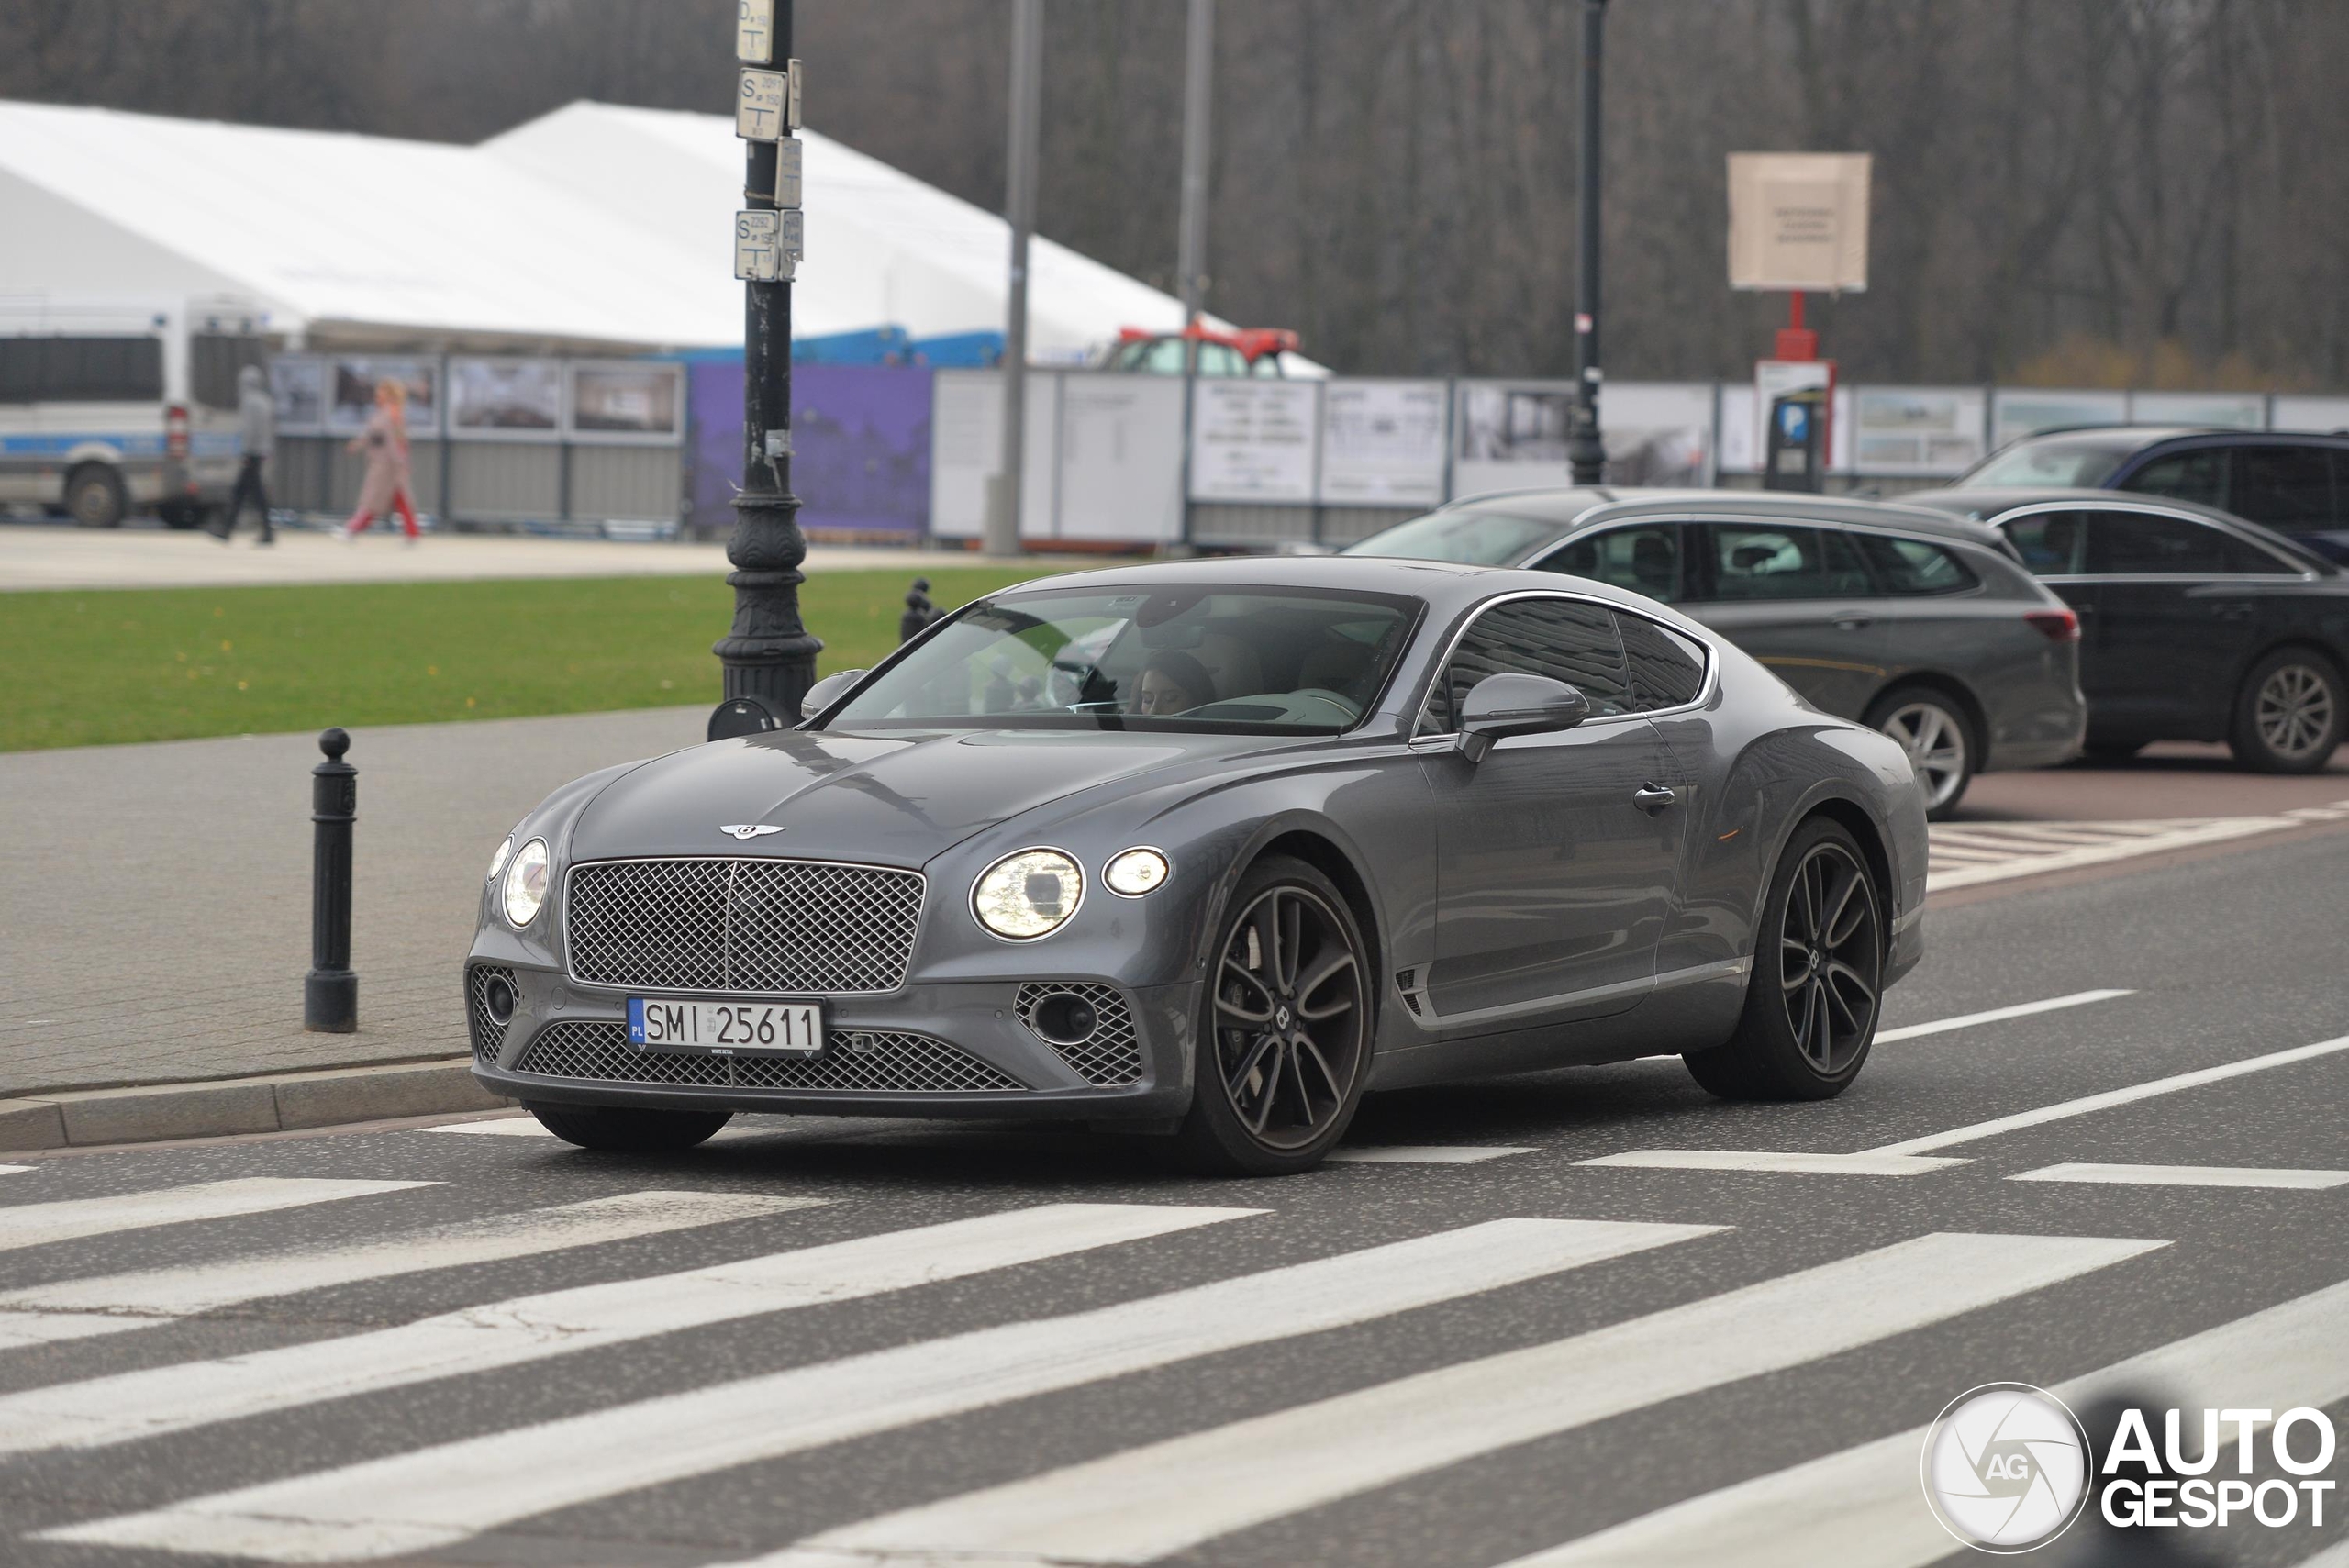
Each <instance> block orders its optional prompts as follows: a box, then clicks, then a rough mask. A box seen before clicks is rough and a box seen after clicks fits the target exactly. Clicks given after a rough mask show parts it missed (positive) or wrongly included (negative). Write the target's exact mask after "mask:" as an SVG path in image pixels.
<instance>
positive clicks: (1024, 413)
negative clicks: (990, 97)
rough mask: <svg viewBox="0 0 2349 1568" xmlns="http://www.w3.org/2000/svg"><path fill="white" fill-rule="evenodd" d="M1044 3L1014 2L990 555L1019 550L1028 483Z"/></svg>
mask: <svg viewBox="0 0 2349 1568" xmlns="http://www.w3.org/2000/svg"><path fill="white" fill-rule="evenodd" d="M1043 76H1044V17H1043V0H1012V4H1011V124H1010V127H1009V135H1008V138H1007V139H1008V146H1007V147H1006V149H1005V162H1006V168H1005V177H1004V203H1003V206H1004V217H1007V218H1008V219H1009V220H1010V223H1011V288H1010V297H1009V300H1008V303H1007V308H1006V310H1005V312H1004V326H1003V457H1002V462H1001V465H1000V466H999V467H998V468H997V469H996V476H995V481H994V483H993V484H990V485H988V487H987V516H986V539H985V543H986V552H987V554H989V555H992V556H998V557H1009V556H1015V555H1018V554H1019V508H1020V498H1019V492H1020V482H1021V480H1022V478H1023V477H1024V475H1023V473H1022V470H1023V469H1024V468H1025V466H1026V460H1027V453H1028V237H1029V235H1030V233H1032V232H1033V231H1034V229H1035V228H1036V156H1037V150H1036V143H1037V140H1038V139H1039V135H1040V133H1041V121H1042V118H1043V116H1042V112H1041V107H1042V106H1041V98H1042V95H1043Z"/></svg>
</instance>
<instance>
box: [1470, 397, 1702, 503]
mask: <svg viewBox="0 0 2349 1568" xmlns="http://www.w3.org/2000/svg"><path fill="white" fill-rule="evenodd" d="M1574 399H1575V394H1574V387H1573V385H1572V384H1569V383H1565V382H1550V383H1534V382H1522V383H1514V384H1511V383H1490V382H1487V383H1481V384H1479V383H1466V384H1463V385H1462V386H1461V388H1460V398H1459V408H1460V414H1459V428H1460V434H1459V439H1458V448H1457V451H1456V453H1455V456H1454V460H1453V471H1452V493H1453V495H1475V494H1476V493H1477V492H1478V491H1482V490H1503V489H1508V488H1509V487H1511V486H1515V485H1526V484H1570V483H1571V482H1572V480H1573V476H1574V471H1573V468H1572V466H1571V465H1570V463H1569V462H1568V445H1569V441H1570V438H1571V435H1572V431H1573V428H1574V427H1573V418H1574ZM1599 439H1600V440H1601V442H1602V443H1603V444H1604V445H1605V447H1606V449H1607V481H1608V483H1609V484H1666V485H1705V484H1711V483H1712V479H1713V471H1714V468H1715V466H1716V464H1715V457H1714V451H1713V388H1712V384H1711V383H1709V382H1687V383H1682V382H1618V383H1616V384H1613V385H1611V386H1609V387H1608V388H1607V389H1606V390H1605V391H1604V392H1602V393H1601V394H1600V395H1599Z"/></svg>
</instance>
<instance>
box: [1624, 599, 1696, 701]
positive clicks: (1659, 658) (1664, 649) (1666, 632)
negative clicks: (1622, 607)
mask: <svg viewBox="0 0 2349 1568" xmlns="http://www.w3.org/2000/svg"><path fill="white" fill-rule="evenodd" d="M1615 629H1616V630H1617V631H1618V632H1619V633H1620V635H1621V637H1622V639H1623V655H1624V657H1625V658H1626V659H1627V660H1629V661H1630V662H1631V706H1632V708H1633V709H1634V710H1635V711H1637V712H1640V713H1653V712H1654V711H1655V710H1656V709H1658V708H1663V707H1678V706H1681V705H1682V704H1683V703H1692V702H1695V701H1696V700H1697V694H1698V692H1700V691H1702V690H1704V688H1705V649H1704V645H1703V644H1701V643H1699V642H1698V641H1696V640H1695V639H1692V638H1687V637H1683V636H1681V635H1680V634H1679V633H1678V632H1676V631H1675V630H1673V629H1672V628H1670V627H1668V626H1658V625H1657V624H1656V623H1655V622H1653V621H1652V620H1650V619H1648V618H1647V617H1645V616H1627V615H1618V616H1617V617H1615Z"/></svg>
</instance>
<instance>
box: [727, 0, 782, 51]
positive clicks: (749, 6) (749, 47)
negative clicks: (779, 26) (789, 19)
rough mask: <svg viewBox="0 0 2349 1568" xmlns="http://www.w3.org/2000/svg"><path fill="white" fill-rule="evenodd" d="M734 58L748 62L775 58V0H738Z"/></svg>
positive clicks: (735, 15) (735, 16)
mask: <svg viewBox="0 0 2349 1568" xmlns="http://www.w3.org/2000/svg"><path fill="white" fill-rule="evenodd" d="M734 58H735V59H737V60H739V61H742V63H744V64H745V65H769V64H772V63H774V0H737V5H736V6H735V12H734Z"/></svg>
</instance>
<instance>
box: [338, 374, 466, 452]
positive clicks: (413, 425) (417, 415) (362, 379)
mask: <svg viewBox="0 0 2349 1568" xmlns="http://www.w3.org/2000/svg"><path fill="white" fill-rule="evenodd" d="M387 381H388V382H393V383H395V384H397V385H398V386H399V387H400V388H401V390H402V391H404V392H406V394H407V433H408V434H409V435H410V436H412V437H414V438H416V439H419V440H428V439H431V438H432V437H434V436H437V435H439V434H440V363H439V362H438V361H433V360H415V359H373V358H370V359H339V360H332V361H328V388H327V391H328V398H329V401H328V405H327V428H328V430H329V431H331V432H332V433H334V434H336V435H352V434H355V433H357V432H358V431H360V430H362V429H364V428H366V425H367V417H368V416H369V415H371V414H373V412H374V411H375V389H376V388H377V387H379V386H381V385H382V384H384V383H385V382H387Z"/></svg>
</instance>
